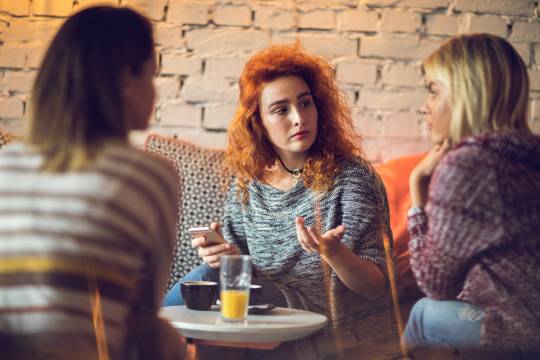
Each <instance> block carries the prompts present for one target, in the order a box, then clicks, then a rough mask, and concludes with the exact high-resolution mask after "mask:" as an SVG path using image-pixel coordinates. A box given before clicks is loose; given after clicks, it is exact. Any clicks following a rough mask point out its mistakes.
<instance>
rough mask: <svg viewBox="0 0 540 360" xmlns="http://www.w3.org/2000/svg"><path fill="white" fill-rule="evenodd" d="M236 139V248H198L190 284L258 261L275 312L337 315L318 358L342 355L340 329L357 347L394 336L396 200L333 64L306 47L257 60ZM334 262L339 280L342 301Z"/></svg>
mask: <svg viewBox="0 0 540 360" xmlns="http://www.w3.org/2000/svg"><path fill="white" fill-rule="evenodd" d="M228 136H229V138H228V144H227V151H226V160H227V165H228V166H229V168H230V169H231V170H232V171H233V173H234V174H235V175H236V180H235V184H234V185H233V186H232V188H231V190H230V192H229V195H228V200H227V202H226V205H225V215H224V219H223V227H222V233H223V238H224V241H223V243H222V244H219V245H210V244H209V243H208V242H207V240H206V239H205V238H204V237H201V238H196V239H194V240H193V246H195V247H198V248H199V254H200V255H201V257H202V258H203V260H204V262H205V264H203V265H201V266H200V267H198V268H197V269H196V270H194V271H193V272H191V273H190V274H188V275H187V276H186V278H185V280H187V279H190V280H196V279H197V280H202V279H205V280H213V281H217V280H218V276H217V271H216V270H217V269H218V268H219V259H220V256H221V255H225V254H235V253H242V254H249V255H251V257H252V261H253V271H254V277H255V279H254V283H262V285H263V294H262V298H263V300H264V301H268V302H271V303H274V304H276V305H278V306H287V307H293V308H300V309H307V310H310V311H314V312H318V313H322V314H327V315H328V314H331V318H332V322H331V326H329V327H328V328H327V329H326V330H325V331H323V332H322V333H321V334H318V335H317V336H318V337H317V340H316V343H317V344H318V345H317V346H315V347H316V349H315V351H314V354H317V355H316V356H315V358H322V357H325V356H327V355H329V354H331V353H332V352H334V351H335V348H332V346H330V345H328V344H333V343H334V341H333V338H332V335H333V334H335V332H336V330H337V329H339V334H340V338H341V340H342V341H344V342H345V343H346V344H345V345H346V346H347V345H352V343H355V340H354V339H359V338H361V339H368V338H369V337H370V335H382V333H383V332H384V331H386V330H388V328H389V326H388V323H389V322H388V321H381V317H383V316H384V317H385V318H386V316H388V313H387V312H386V311H385V310H386V309H387V305H388V302H387V301H382V299H385V297H384V296H383V295H384V294H385V292H386V288H387V286H386V283H387V282H386V278H387V276H386V274H387V272H386V262H385V255H384V248H383V236H384V235H389V234H390V230H389V223H388V207H387V202H386V194H385V190H384V187H383V185H382V183H381V182H380V180H379V178H378V177H377V175H376V174H375V173H374V171H373V169H372V168H371V166H370V165H369V163H368V162H367V161H366V160H365V159H364V157H363V155H362V151H361V149H360V145H359V144H360V137H359V135H357V133H356V132H355V130H354V127H353V124H352V120H351V115H350V111H349V107H348V106H347V104H346V101H345V98H344V96H343V95H342V93H341V92H340V91H339V89H338V87H337V85H336V82H335V76H334V72H333V69H332V67H331V65H330V64H328V62H326V61H325V60H323V59H321V58H319V57H317V56H314V55H311V54H308V53H306V52H304V51H302V50H301V49H299V48H298V47H294V46H284V45H281V46H272V47H270V48H268V49H265V50H263V51H261V52H259V53H257V54H256V55H255V56H253V57H252V58H251V59H250V60H249V61H248V62H247V64H246V65H245V68H244V70H243V73H242V75H241V78H240V99H239V104H238V108H237V112H236V115H235V117H234V119H233V120H232V123H231V125H230V127H229V130H228ZM212 227H213V228H215V229H217V230H219V229H218V228H219V226H218V224H217V223H214V224H212ZM316 229H317V230H318V231H316ZM390 236H391V235H390ZM225 240H226V241H225ZM321 259H322V260H323V261H321ZM323 262H324V263H326V264H328V265H329V268H330V270H331V275H330V278H329V285H330V288H331V294H332V295H331V296H330V297H331V299H332V301H329V296H328V294H327V291H326V290H327V289H326V286H325V278H324V271H323V266H322V265H321V264H323ZM326 284H327V285H328V283H326ZM178 296H179V291H178V289H177V287H175V288H173V289H172V291H171V293H169V295H168V296H167V299H166V304H167V305H173V304H178V303H181V301H182V300H181V299H179V298H178ZM387 319H388V318H386V320H387ZM381 328H383V329H381ZM325 339H326V340H327V341H326V345H324V344H325ZM347 339H352V340H351V341H350V342H348V340H347ZM274 355H275V354H274ZM305 356H307V355H305V354H304V355H302V359H305V358H308V357H305ZM287 358H289V357H287Z"/></svg>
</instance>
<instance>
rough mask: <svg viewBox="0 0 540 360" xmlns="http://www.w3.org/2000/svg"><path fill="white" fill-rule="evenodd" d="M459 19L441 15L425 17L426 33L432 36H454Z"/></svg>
mask: <svg viewBox="0 0 540 360" xmlns="http://www.w3.org/2000/svg"><path fill="white" fill-rule="evenodd" d="M458 29H459V18H458V17H456V16H448V15H442V14H433V15H427V18H426V32H427V33H428V34H432V35H456V34H457V33H458Z"/></svg>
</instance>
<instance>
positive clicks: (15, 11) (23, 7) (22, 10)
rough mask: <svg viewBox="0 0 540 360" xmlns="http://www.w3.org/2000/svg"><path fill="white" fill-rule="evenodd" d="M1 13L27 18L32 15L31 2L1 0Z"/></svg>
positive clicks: (25, 0)
mask: <svg viewBox="0 0 540 360" xmlns="http://www.w3.org/2000/svg"><path fill="white" fill-rule="evenodd" d="M0 11H5V12H7V13H9V14H12V15H16V16H26V15H28V14H29V13H30V0H0Z"/></svg>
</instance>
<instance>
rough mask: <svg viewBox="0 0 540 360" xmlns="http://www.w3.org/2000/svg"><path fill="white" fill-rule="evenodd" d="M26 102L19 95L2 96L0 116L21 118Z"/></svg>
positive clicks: (0, 99)
mask: <svg viewBox="0 0 540 360" xmlns="http://www.w3.org/2000/svg"><path fill="white" fill-rule="evenodd" d="M23 113H24V103H23V101H22V99H20V98H18V97H0V118H21V117H22V116H23V115H24V114H23Z"/></svg>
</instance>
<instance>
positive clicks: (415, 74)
mask: <svg viewBox="0 0 540 360" xmlns="http://www.w3.org/2000/svg"><path fill="white" fill-rule="evenodd" d="M381 80H382V83H383V84H385V85H392V86H418V85H419V84H420V83H421V81H422V73H421V71H420V66H411V65H403V64H387V65H385V66H383V68H382V79H381Z"/></svg>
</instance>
